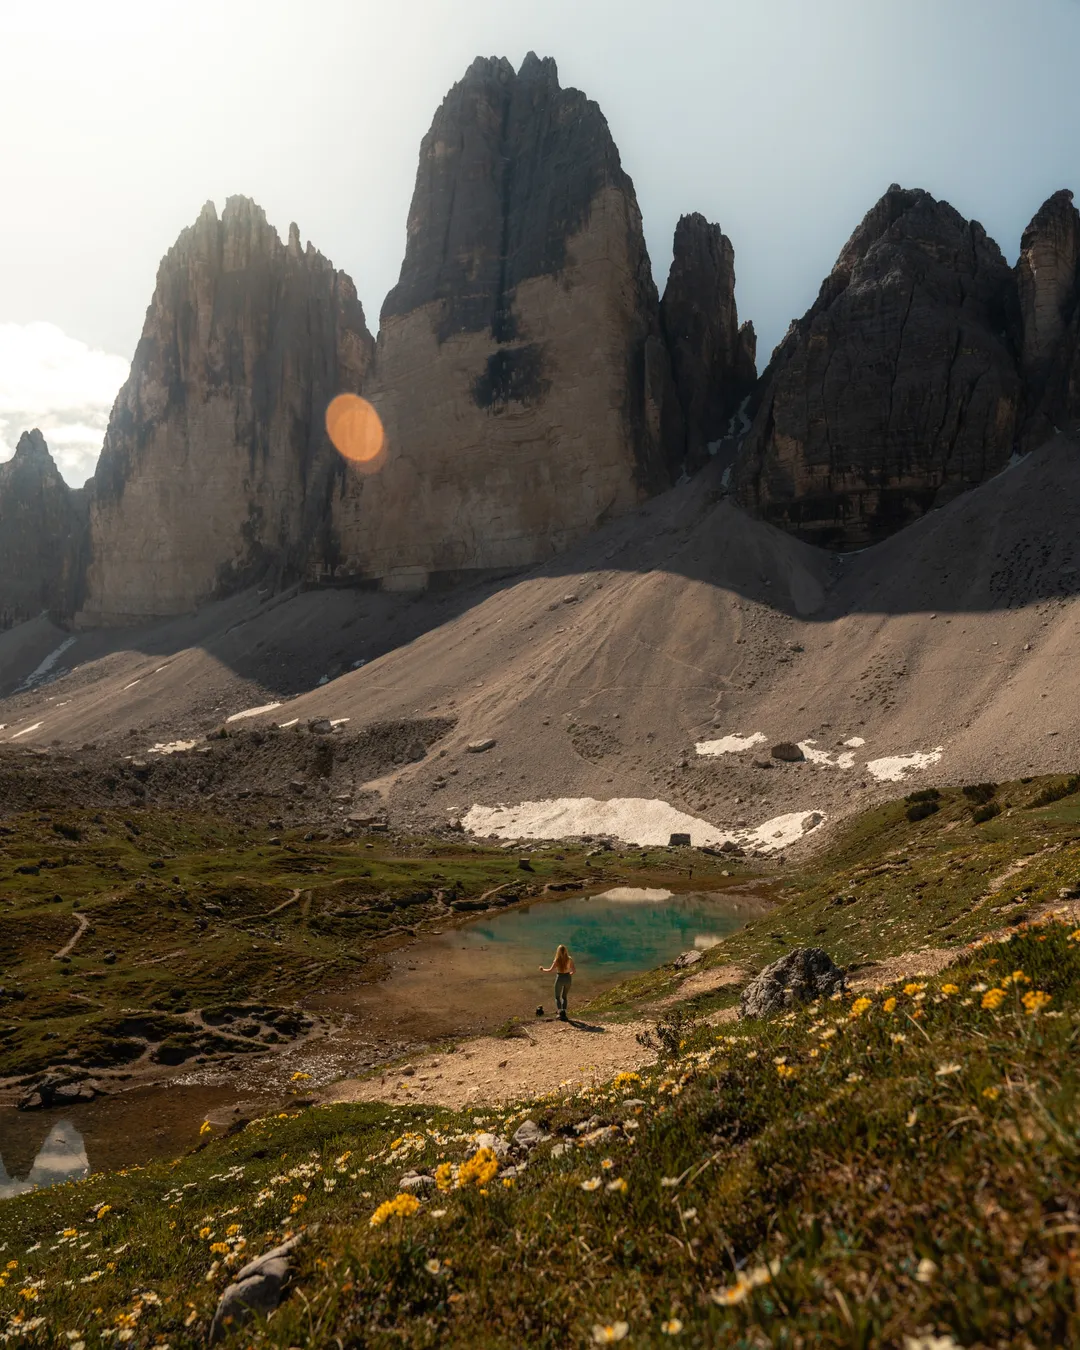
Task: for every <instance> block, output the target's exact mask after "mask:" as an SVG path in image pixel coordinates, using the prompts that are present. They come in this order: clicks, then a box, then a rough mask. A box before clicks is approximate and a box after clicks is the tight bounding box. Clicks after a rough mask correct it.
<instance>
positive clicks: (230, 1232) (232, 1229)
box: [225, 1223, 240, 1237]
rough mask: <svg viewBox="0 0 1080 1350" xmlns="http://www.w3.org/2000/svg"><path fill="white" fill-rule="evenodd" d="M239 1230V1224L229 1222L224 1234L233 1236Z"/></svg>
mask: <svg viewBox="0 0 1080 1350" xmlns="http://www.w3.org/2000/svg"><path fill="white" fill-rule="evenodd" d="M239 1231H240V1225H239V1224H238V1223H231V1224H229V1226H228V1228H226V1229H225V1236H226V1237H235V1236H236V1235H237V1233H239Z"/></svg>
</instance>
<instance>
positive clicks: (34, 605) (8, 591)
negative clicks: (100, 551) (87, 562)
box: [0, 430, 86, 629]
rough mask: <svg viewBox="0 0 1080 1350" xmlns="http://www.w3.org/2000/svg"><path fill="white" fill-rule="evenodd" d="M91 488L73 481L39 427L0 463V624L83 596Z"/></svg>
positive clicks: (66, 609)
mask: <svg viewBox="0 0 1080 1350" xmlns="http://www.w3.org/2000/svg"><path fill="white" fill-rule="evenodd" d="M85 528H86V494H85V493H84V492H83V491H82V490H81V489H79V490H73V489H71V488H69V487H68V485H67V484H66V483H65V482H64V480H63V478H62V477H61V476H60V470H59V469H58V468H57V467H56V464H55V462H54V461H53V457H52V455H51V454H50V453H49V447H48V446H47V445H46V444H45V438H44V436H42V434H41V432H40V431H36V430H35V431H27V432H24V433H23V435H22V436H21V437H20V438H19V444H18V445H17V446H16V448H15V454H14V456H13V457H12V458H11V459H9V460H8V461H7V463H6V464H0V629H3V628H10V627H11V626H12V624H16V623H21V622H22V620H23V619H30V618H33V617H34V615H36V614H40V613H41V612H42V611H43V610H48V611H50V612H51V613H52V614H53V615H54V616H55V617H57V618H61V619H62V618H66V617H69V616H70V615H71V613H72V611H73V609H74V607H75V605H76V604H77V602H78V598H79V586H80V577H81V570H82V557H83V548H84V539H85Z"/></svg>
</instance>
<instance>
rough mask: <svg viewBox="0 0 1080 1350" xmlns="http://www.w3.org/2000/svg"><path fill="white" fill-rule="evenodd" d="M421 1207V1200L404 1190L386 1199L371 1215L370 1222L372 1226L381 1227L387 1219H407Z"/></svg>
mask: <svg viewBox="0 0 1080 1350" xmlns="http://www.w3.org/2000/svg"><path fill="white" fill-rule="evenodd" d="M419 1208H420V1201H419V1200H417V1198H416V1196H415V1195H409V1194H408V1193H407V1192H405V1191H402V1192H400V1193H399V1194H398V1195H395V1196H394V1198H393V1200H384V1201H383V1203H382V1204H381V1205H380V1206H379V1208H378V1209H377V1210H376V1211H375V1213H374V1214H373V1215H372V1216H371V1218H370V1220H369V1223H370V1225H371V1227H372V1228H379V1227H381V1226H382V1225H383V1224H384V1223H386V1221H387V1219H393V1218H395V1217H396V1218H400V1219H407V1218H409V1217H410V1216H411V1215H413V1214H415V1213H416V1211H417V1210H418V1209H419Z"/></svg>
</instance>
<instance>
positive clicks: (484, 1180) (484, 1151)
mask: <svg viewBox="0 0 1080 1350" xmlns="http://www.w3.org/2000/svg"><path fill="white" fill-rule="evenodd" d="M498 1170H499V1160H498V1158H497V1157H496V1156H495V1151H494V1149H490V1148H481V1149H477V1151H476V1152H475V1153H474V1154H473V1156H472V1157H471V1158H468V1159H466V1161H465V1162H463V1163H462V1164H461V1166H460V1167H459V1168H458V1170H457V1178H456V1184H457V1186H458V1188H459V1189H460V1188H461V1187H464V1186H467V1185H468V1184H469V1182H470V1181H475V1182H476V1184H477V1186H486V1185H487V1184H488V1182H489V1181H492V1180H494V1178H495V1176H496V1174H497V1173H498Z"/></svg>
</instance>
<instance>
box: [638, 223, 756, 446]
mask: <svg viewBox="0 0 1080 1350" xmlns="http://www.w3.org/2000/svg"><path fill="white" fill-rule="evenodd" d="M660 322H661V325H662V327H663V330H664V338H665V341H666V342H667V347H668V352H669V353H670V355H671V370H672V376H673V378H674V380H675V388H676V390H677V392H678V396H679V403H680V405H681V407H682V413H683V419H684V421H685V425H686V448H685V462H686V465H687V467H688V468H699V467H700V466H701V465H702V464H704V463H705V462H706V460H707V459H708V457H709V453H710V451H713V452H715V449H716V447H717V446H718V444H719V443H720V441H722V440H723V439H724V437H726V436H727V435H728V433H729V431H730V430H731V429H732V419H733V418H734V417H735V414H736V413H737V412H738V410H739V408H740V407H741V406H742V404H743V403H744V402H745V400H746V399H747V398H748V397H749V396H750V394H751V393H752V392H753V389H754V385H755V383H756V382H757V364H756V362H757V338H756V336H755V334H754V326H753V324H751V323H745V324H743V325H742V327H740V326H739V311H738V307H737V306H736V304H735V248H734V246H733V245H732V242H731V240H730V239H729V238H728V237H727V235H726V234H724V232H723V231H722V230H721V228H720V226H719V225H713V224H710V223H709V221H707V220H706V219H705V217H704V216H702V215H699V214H697V213H696V212H695V213H694V214H693V215H689V216H683V217H682V218H681V219H680V221H679V223H678V225H677V226H676V227H675V244H674V256H673V258H672V262H671V271H670V272H669V274H668V280H667V286H666V287H665V289H664V298H663V300H662V301H661V302H660Z"/></svg>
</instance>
